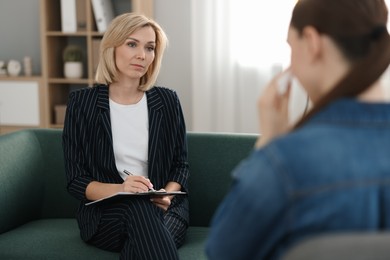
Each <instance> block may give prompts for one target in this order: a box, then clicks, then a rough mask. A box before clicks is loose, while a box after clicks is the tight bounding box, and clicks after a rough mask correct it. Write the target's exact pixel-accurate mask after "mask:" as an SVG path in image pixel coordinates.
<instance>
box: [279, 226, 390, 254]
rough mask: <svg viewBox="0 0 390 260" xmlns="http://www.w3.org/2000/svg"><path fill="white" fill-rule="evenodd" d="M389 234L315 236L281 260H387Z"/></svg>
mask: <svg viewBox="0 0 390 260" xmlns="http://www.w3.org/2000/svg"><path fill="white" fill-rule="evenodd" d="M389 241H390V233H389V232H379V233H374V232H372V233H370V232H349V233H330V234H324V235H317V236H314V237H311V238H308V239H305V240H303V241H301V242H298V243H297V244H296V245H294V246H292V247H291V248H290V249H289V250H288V251H287V253H286V254H285V255H284V257H283V258H282V259H283V260H309V259H310V260H311V259H316V260H328V259H354V260H366V259H372V260H374V259H378V260H379V259H388V258H389V256H390V247H389Z"/></svg>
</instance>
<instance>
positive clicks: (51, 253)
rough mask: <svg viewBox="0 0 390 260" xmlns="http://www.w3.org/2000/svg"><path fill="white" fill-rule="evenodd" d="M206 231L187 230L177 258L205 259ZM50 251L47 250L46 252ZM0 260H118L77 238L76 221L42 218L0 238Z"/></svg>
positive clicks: (117, 254)
mask: <svg viewBox="0 0 390 260" xmlns="http://www.w3.org/2000/svg"><path fill="white" fill-rule="evenodd" d="M207 231H208V228H206V227H190V228H189V229H188V234H187V240H188V241H186V243H185V244H184V246H183V247H181V248H180V250H179V255H180V259H194V260H200V259H206V257H205V256H200V255H199V252H203V248H204V241H205V239H206V236H207ZM48 248H50V250H47V249H48ZM0 252H2V253H1V259H4V260H6V259H42V260H43V259H48V260H49V259H57V260H60V259H64V260H65V259H74V260H77V259H80V260H85V259H94V260H95V259H96V260H100V259H101V260H106V259H119V253H114V252H109V251H105V250H97V249H96V248H95V247H93V246H90V245H88V244H87V243H84V242H83V241H82V240H81V238H80V236H79V229H78V226H77V221H76V219H72V218H59V219H41V220H35V221H31V222H28V223H26V224H24V225H22V226H20V227H18V228H15V229H13V230H12V231H9V232H6V233H3V234H1V236H0Z"/></svg>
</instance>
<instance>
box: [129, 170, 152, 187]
mask: <svg viewBox="0 0 390 260" xmlns="http://www.w3.org/2000/svg"><path fill="white" fill-rule="evenodd" d="M123 172H124V173H125V174H127V175H132V176H133V175H134V174H132V173H131V172H129V171H128V170H123ZM149 191H156V190H155V189H151V188H149Z"/></svg>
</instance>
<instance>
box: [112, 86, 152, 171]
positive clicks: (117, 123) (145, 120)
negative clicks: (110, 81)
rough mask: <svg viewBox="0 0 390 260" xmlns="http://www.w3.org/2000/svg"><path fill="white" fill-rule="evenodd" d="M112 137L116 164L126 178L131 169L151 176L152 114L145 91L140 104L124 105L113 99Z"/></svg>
mask: <svg viewBox="0 0 390 260" xmlns="http://www.w3.org/2000/svg"><path fill="white" fill-rule="evenodd" d="M110 116H111V129H112V139H113V145H114V155H115V162H116V167H117V169H118V172H119V174H120V175H121V177H122V178H123V179H126V177H127V175H126V174H125V173H123V170H128V171H129V172H131V173H132V174H133V175H140V176H145V177H148V144H149V117H148V105H147V102H146V95H145V93H144V95H143V96H142V99H141V100H140V101H139V102H138V103H137V104H132V105H121V104H118V103H115V102H114V101H113V100H111V99H110Z"/></svg>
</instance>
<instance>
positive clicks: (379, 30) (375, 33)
mask: <svg viewBox="0 0 390 260" xmlns="http://www.w3.org/2000/svg"><path fill="white" fill-rule="evenodd" d="M385 32H386V33H387V27H386V26H385V25H379V26H377V27H375V28H374V30H372V31H371V33H370V38H371V39H373V40H377V39H379V38H380V37H381V36H382V34H383V33H385Z"/></svg>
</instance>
